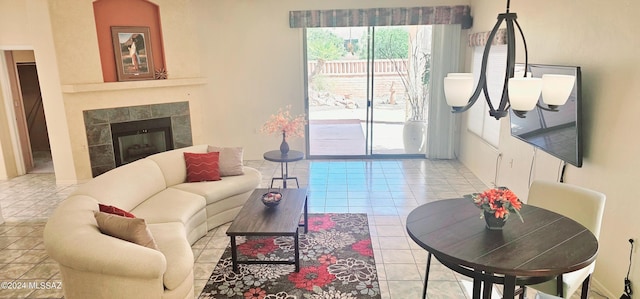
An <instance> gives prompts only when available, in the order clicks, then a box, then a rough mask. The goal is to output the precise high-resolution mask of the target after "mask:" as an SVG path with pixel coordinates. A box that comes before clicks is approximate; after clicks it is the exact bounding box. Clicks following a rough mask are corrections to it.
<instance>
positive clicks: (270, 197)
mask: <svg viewBox="0 0 640 299" xmlns="http://www.w3.org/2000/svg"><path fill="white" fill-rule="evenodd" d="M261 199H262V203H263V204H264V205H265V206H267V207H275V206H277V205H278V204H279V203H280V201H281V200H282V193H280V192H278V191H269V192H267V193H265V194H262V198H261Z"/></svg>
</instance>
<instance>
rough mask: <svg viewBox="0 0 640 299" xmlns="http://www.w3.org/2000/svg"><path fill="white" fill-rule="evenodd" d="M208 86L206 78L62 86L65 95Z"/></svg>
mask: <svg viewBox="0 0 640 299" xmlns="http://www.w3.org/2000/svg"><path fill="white" fill-rule="evenodd" d="M204 84H207V81H206V79H205V78H182V79H165V80H140V81H126V82H105V83H87V84H66V85H62V92H63V93H82V92H96V91H116V90H129V89H141V88H157V87H174V86H176V87H177V86H189V85H204Z"/></svg>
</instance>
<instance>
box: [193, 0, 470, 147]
mask: <svg viewBox="0 0 640 299" xmlns="http://www.w3.org/2000/svg"><path fill="white" fill-rule="evenodd" d="M193 4H194V7H193V9H194V15H196V16H197V19H198V21H197V22H196V23H197V24H198V26H199V28H200V32H199V34H200V36H201V38H200V41H201V42H202V50H203V52H202V54H201V55H200V56H201V57H203V65H204V67H203V73H204V74H206V76H207V77H208V79H209V85H208V89H209V92H208V93H209V97H208V99H207V100H206V101H205V102H203V109H204V110H203V112H204V113H205V115H206V116H205V117H203V127H204V128H205V130H206V131H207V133H206V134H205V142H207V143H211V144H221V145H241V146H244V147H245V158H247V159H262V154H263V153H264V152H265V151H268V150H273V149H276V148H277V147H278V145H279V143H280V140H279V138H278V137H277V136H265V135H263V134H260V133H259V132H258V130H259V129H260V127H261V126H262V124H263V123H264V122H265V121H266V120H267V119H268V118H269V115H270V114H273V113H275V112H277V110H278V108H281V107H284V106H286V105H289V104H290V105H292V112H293V114H299V113H303V112H305V111H304V77H305V74H304V69H303V56H302V55H303V48H302V43H303V37H302V29H300V28H295V29H292V28H289V11H291V10H310V9H342V8H372V7H413V6H437V5H456V4H468V1H445V0H431V1H424V0H422V1H419V0H403V1H382V0H375V1H363V0H357V1H356V0H342V1H338V0H325V1H299V0H278V1H252V0H219V1H210V0H195V1H193ZM289 144H290V146H291V148H292V149H296V150H302V151H304V141H303V140H302V139H300V138H298V139H293V140H292V141H290V142H289Z"/></svg>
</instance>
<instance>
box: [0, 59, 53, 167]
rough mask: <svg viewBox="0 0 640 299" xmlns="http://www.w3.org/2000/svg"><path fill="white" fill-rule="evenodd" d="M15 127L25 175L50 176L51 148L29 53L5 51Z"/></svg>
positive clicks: (36, 78) (36, 72) (35, 71)
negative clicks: (47, 174) (39, 174)
mask: <svg viewBox="0 0 640 299" xmlns="http://www.w3.org/2000/svg"><path fill="white" fill-rule="evenodd" d="M5 58H6V62H7V66H8V67H7V69H8V73H9V74H8V75H9V76H8V77H9V83H10V85H11V91H12V101H13V104H14V105H13V106H14V109H15V118H16V127H17V131H18V135H19V136H18V137H19V140H20V148H21V150H22V157H23V162H24V166H25V171H26V172H27V173H53V172H54V169H53V162H52V158H51V146H50V144H49V134H48V131H47V122H46V118H45V115H44V106H43V103H42V94H41V92H40V83H39V80H38V70H37V66H36V63H35V57H34V55H33V51H28V50H20V51H5Z"/></svg>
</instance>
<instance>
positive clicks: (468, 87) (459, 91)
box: [444, 76, 473, 107]
mask: <svg viewBox="0 0 640 299" xmlns="http://www.w3.org/2000/svg"><path fill="white" fill-rule="evenodd" d="M472 93H473V77H469V76H451V77H450V76H447V77H445V78H444V97H445V98H446V99H447V104H449V106H452V107H464V106H466V105H467V103H469V99H470V98H471V94H472Z"/></svg>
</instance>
